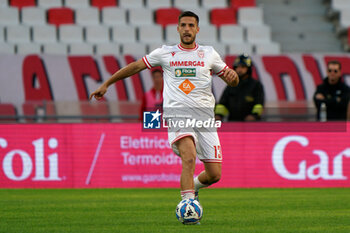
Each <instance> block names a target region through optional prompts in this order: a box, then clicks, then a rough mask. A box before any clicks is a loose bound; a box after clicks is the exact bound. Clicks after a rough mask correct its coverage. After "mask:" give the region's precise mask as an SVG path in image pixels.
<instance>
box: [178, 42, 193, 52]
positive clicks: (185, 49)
mask: <svg viewBox="0 0 350 233" xmlns="http://www.w3.org/2000/svg"><path fill="white" fill-rule="evenodd" d="M177 47H179V49H181V50H182V51H194V50H196V49H198V44H197V43H196V46H195V47H194V48H192V49H187V48H184V47H182V46H181V44H178V45H177Z"/></svg>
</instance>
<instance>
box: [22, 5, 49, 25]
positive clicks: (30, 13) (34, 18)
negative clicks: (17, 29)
mask: <svg viewBox="0 0 350 233" xmlns="http://www.w3.org/2000/svg"><path fill="white" fill-rule="evenodd" d="M21 16H22V17H21V21H22V24H26V25H45V24H46V11H45V10H44V9H42V8H39V7H25V8H23V9H22V10H21Z"/></svg>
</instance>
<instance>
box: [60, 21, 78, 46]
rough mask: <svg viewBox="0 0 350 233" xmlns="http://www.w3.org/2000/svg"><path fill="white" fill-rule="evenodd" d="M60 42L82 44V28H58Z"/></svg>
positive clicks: (68, 26) (67, 26)
mask: <svg viewBox="0 0 350 233" xmlns="http://www.w3.org/2000/svg"><path fill="white" fill-rule="evenodd" d="M58 32H59V38H60V42H63V43H81V42H83V28H82V27H81V26H78V25H63V26H60V27H59V28H58Z"/></svg>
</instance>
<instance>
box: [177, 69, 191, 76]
mask: <svg viewBox="0 0 350 233" xmlns="http://www.w3.org/2000/svg"><path fill="white" fill-rule="evenodd" d="M175 77H196V68H177V69H175Z"/></svg>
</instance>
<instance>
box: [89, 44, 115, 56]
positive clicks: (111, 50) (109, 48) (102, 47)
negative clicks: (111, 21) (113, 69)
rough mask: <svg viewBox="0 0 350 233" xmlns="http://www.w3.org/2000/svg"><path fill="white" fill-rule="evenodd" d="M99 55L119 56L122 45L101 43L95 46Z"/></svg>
mask: <svg viewBox="0 0 350 233" xmlns="http://www.w3.org/2000/svg"><path fill="white" fill-rule="evenodd" d="M95 51H96V54H97V55H113V56H115V55H119V54H120V45H119V44H117V43H101V44H96V45H95Z"/></svg>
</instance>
